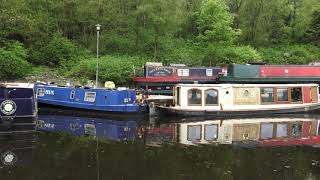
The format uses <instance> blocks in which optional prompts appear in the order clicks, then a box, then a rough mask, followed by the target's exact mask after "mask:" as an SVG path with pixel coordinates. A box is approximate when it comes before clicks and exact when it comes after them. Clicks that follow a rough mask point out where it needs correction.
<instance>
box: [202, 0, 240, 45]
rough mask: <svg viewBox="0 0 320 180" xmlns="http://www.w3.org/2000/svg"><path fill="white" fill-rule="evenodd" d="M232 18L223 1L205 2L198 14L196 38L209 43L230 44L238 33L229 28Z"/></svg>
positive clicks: (211, 0) (210, 0) (207, 0)
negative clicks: (197, 33)
mask: <svg viewBox="0 0 320 180" xmlns="http://www.w3.org/2000/svg"><path fill="white" fill-rule="evenodd" d="M232 23H233V17H232V16H231V14H230V13H229V12H228V7H227V5H226V4H225V2H224V1H223V0H205V1H203V2H202V4H201V7H200V10H199V12H198V17H197V24H198V29H199V36H198V38H199V39H201V40H202V41H204V42H209V43H230V42H231V43H232V42H233V41H234V40H235V39H236V38H237V36H238V34H239V33H238V32H237V31H235V30H234V29H232V28H231V26H232Z"/></svg>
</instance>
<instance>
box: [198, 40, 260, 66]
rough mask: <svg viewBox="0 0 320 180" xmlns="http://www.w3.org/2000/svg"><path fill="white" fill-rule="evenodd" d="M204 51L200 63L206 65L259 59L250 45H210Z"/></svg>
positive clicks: (258, 55) (256, 60)
mask: <svg viewBox="0 0 320 180" xmlns="http://www.w3.org/2000/svg"><path fill="white" fill-rule="evenodd" d="M204 51H205V52H204V54H205V57H204V59H203V63H202V64H203V65H206V66H208V65H210V66H212V65H217V64H218V65H219V64H231V63H239V64H241V63H248V62H259V61H261V56H260V54H259V53H258V52H257V51H256V50H255V49H253V48H252V47H250V46H223V45H210V46H208V47H207V48H206V49H205V50H204Z"/></svg>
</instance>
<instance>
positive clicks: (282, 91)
mask: <svg viewBox="0 0 320 180" xmlns="http://www.w3.org/2000/svg"><path fill="white" fill-rule="evenodd" d="M277 101H278V102H288V101H289V93H288V88H277Z"/></svg>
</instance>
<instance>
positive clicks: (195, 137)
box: [187, 125, 202, 141]
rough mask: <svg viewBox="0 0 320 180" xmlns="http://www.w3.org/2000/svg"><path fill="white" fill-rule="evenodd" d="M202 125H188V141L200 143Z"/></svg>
mask: <svg viewBox="0 0 320 180" xmlns="http://www.w3.org/2000/svg"><path fill="white" fill-rule="evenodd" d="M201 129H202V125H188V132H187V133H188V139H187V140H188V141H200V140H201Z"/></svg>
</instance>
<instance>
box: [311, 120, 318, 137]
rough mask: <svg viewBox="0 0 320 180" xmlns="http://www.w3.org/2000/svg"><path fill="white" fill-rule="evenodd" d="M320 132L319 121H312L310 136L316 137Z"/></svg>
mask: <svg viewBox="0 0 320 180" xmlns="http://www.w3.org/2000/svg"><path fill="white" fill-rule="evenodd" d="M317 130H318V121H311V130H310V136H316V135H317Z"/></svg>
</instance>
